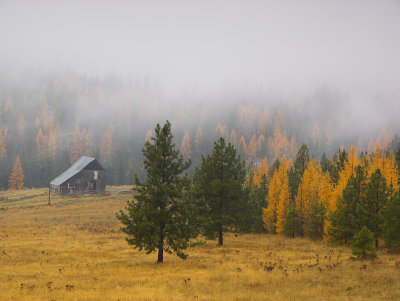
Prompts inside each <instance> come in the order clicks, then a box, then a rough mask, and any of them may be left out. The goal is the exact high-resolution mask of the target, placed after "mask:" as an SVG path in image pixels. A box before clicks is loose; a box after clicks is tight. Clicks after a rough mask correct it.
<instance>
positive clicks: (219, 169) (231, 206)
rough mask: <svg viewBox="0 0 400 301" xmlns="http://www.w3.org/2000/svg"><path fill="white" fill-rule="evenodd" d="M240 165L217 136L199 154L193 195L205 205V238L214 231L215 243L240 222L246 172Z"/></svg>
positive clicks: (233, 153)
mask: <svg viewBox="0 0 400 301" xmlns="http://www.w3.org/2000/svg"><path fill="white" fill-rule="evenodd" d="M244 166H245V165H244V162H241V161H240V156H237V155H236V150H235V148H234V147H233V145H232V144H230V143H229V144H228V145H226V144H225V139H224V138H223V137H221V138H219V140H218V141H217V142H215V143H214V149H213V151H212V153H211V154H209V155H207V157H204V156H202V159H201V165H200V168H196V171H195V181H194V182H195V186H196V191H197V195H198V197H199V198H201V199H202V200H203V202H204V203H205V204H206V207H207V208H208V210H207V212H206V216H207V217H208V218H209V223H208V224H207V225H205V234H206V235H207V236H208V237H214V235H215V234H217V235H218V245H223V232H224V231H226V230H230V229H232V228H233V227H235V226H237V224H238V223H239V222H240V213H241V211H242V210H243V199H244V198H243V194H244V191H243V186H244V185H243V184H244V181H245V175H246V171H245V169H244Z"/></svg>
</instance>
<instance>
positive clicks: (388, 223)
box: [382, 192, 400, 251]
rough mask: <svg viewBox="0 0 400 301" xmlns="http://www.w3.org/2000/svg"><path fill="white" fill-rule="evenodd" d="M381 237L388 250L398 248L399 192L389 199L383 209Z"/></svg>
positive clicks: (399, 240) (399, 224) (399, 236)
mask: <svg viewBox="0 0 400 301" xmlns="http://www.w3.org/2000/svg"><path fill="white" fill-rule="evenodd" d="M383 218H384V221H383V227H382V230H383V237H384V239H385V247H386V248H388V249H389V251H399V250H400V192H397V193H396V194H395V195H394V196H393V197H392V198H390V199H389V201H388V203H387V206H386V207H385V209H384V211H383Z"/></svg>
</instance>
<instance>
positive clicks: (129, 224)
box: [117, 121, 197, 263]
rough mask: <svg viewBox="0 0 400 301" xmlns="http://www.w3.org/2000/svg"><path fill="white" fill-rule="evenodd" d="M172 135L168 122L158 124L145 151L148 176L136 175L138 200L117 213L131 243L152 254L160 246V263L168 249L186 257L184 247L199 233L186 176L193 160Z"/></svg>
mask: <svg viewBox="0 0 400 301" xmlns="http://www.w3.org/2000/svg"><path fill="white" fill-rule="evenodd" d="M172 138H173V136H172V134H171V124H170V123H169V122H168V121H167V122H166V123H165V124H164V126H163V127H162V128H161V127H160V125H159V124H157V127H156V128H155V136H154V137H152V138H151V141H152V143H150V142H146V143H145V145H144V148H143V150H142V152H143V155H144V157H145V160H144V166H145V170H146V172H147V179H146V181H145V182H141V181H140V180H139V178H138V176H137V175H135V186H134V190H135V191H136V192H137V195H135V198H136V201H128V206H127V207H126V208H125V211H122V210H120V211H119V213H117V218H118V219H119V220H120V222H121V223H122V224H123V225H124V227H123V228H122V231H123V232H125V233H126V234H128V238H127V241H128V243H129V244H130V245H134V246H135V248H138V249H139V250H142V249H145V251H146V253H148V254H149V253H151V252H153V251H155V250H156V249H157V250H158V259H157V262H158V263H161V262H163V258H164V257H163V256H164V255H163V254H164V251H165V252H167V253H172V252H175V253H176V255H177V256H179V257H180V258H183V259H184V258H186V256H187V255H186V254H185V253H184V252H183V250H184V249H186V248H187V247H188V245H189V239H190V238H193V237H196V236H197V227H195V226H194V224H193V222H192V220H193V219H192V218H193V216H192V215H193V214H194V212H195V211H194V210H193V208H191V205H190V202H189V200H188V199H189V198H188V196H187V193H188V192H189V190H190V189H189V188H190V179H189V178H188V177H187V175H185V176H182V173H183V172H184V171H185V170H186V169H187V168H189V165H190V160H188V161H184V159H183V158H182V157H181V156H180V155H179V151H176V150H174V144H173V142H172Z"/></svg>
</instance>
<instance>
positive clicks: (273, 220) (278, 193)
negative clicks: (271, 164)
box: [263, 155, 290, 233]
mask: <svg viewBox="0 0 400 301" xmlns="http://www.w3.org/2000/svg"><path fill="white" fill-rule="evenodd" d="M288 168H289V162H288V161H287V160H286V156H285V155H283V156H282V159H281V160H280V164H279V168H278V170H275V172H274V174H273V176H272V179H271V182H270V184H269V190H268V195H267V201H268V207H267V208H263V222H264V227H265V228H266V229H267V230H268V231H270V232H271V233H282V232H283V224H284V219H285V216H286V213H287V212H288V211H289V207H290V197H289V179H288V175H287V171H288Z"/></svg>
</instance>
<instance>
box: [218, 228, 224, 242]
mask: <svg viewBox="0 0 400 301" xmlns="http://www.w3.org/2000/svg"><path fill="white" fill-rule="evenodd" d="M218 232H219V233H218V245H219V246H222V245H223V244H224V237H223V233H222V226H219V230H218Z"/></svg>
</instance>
